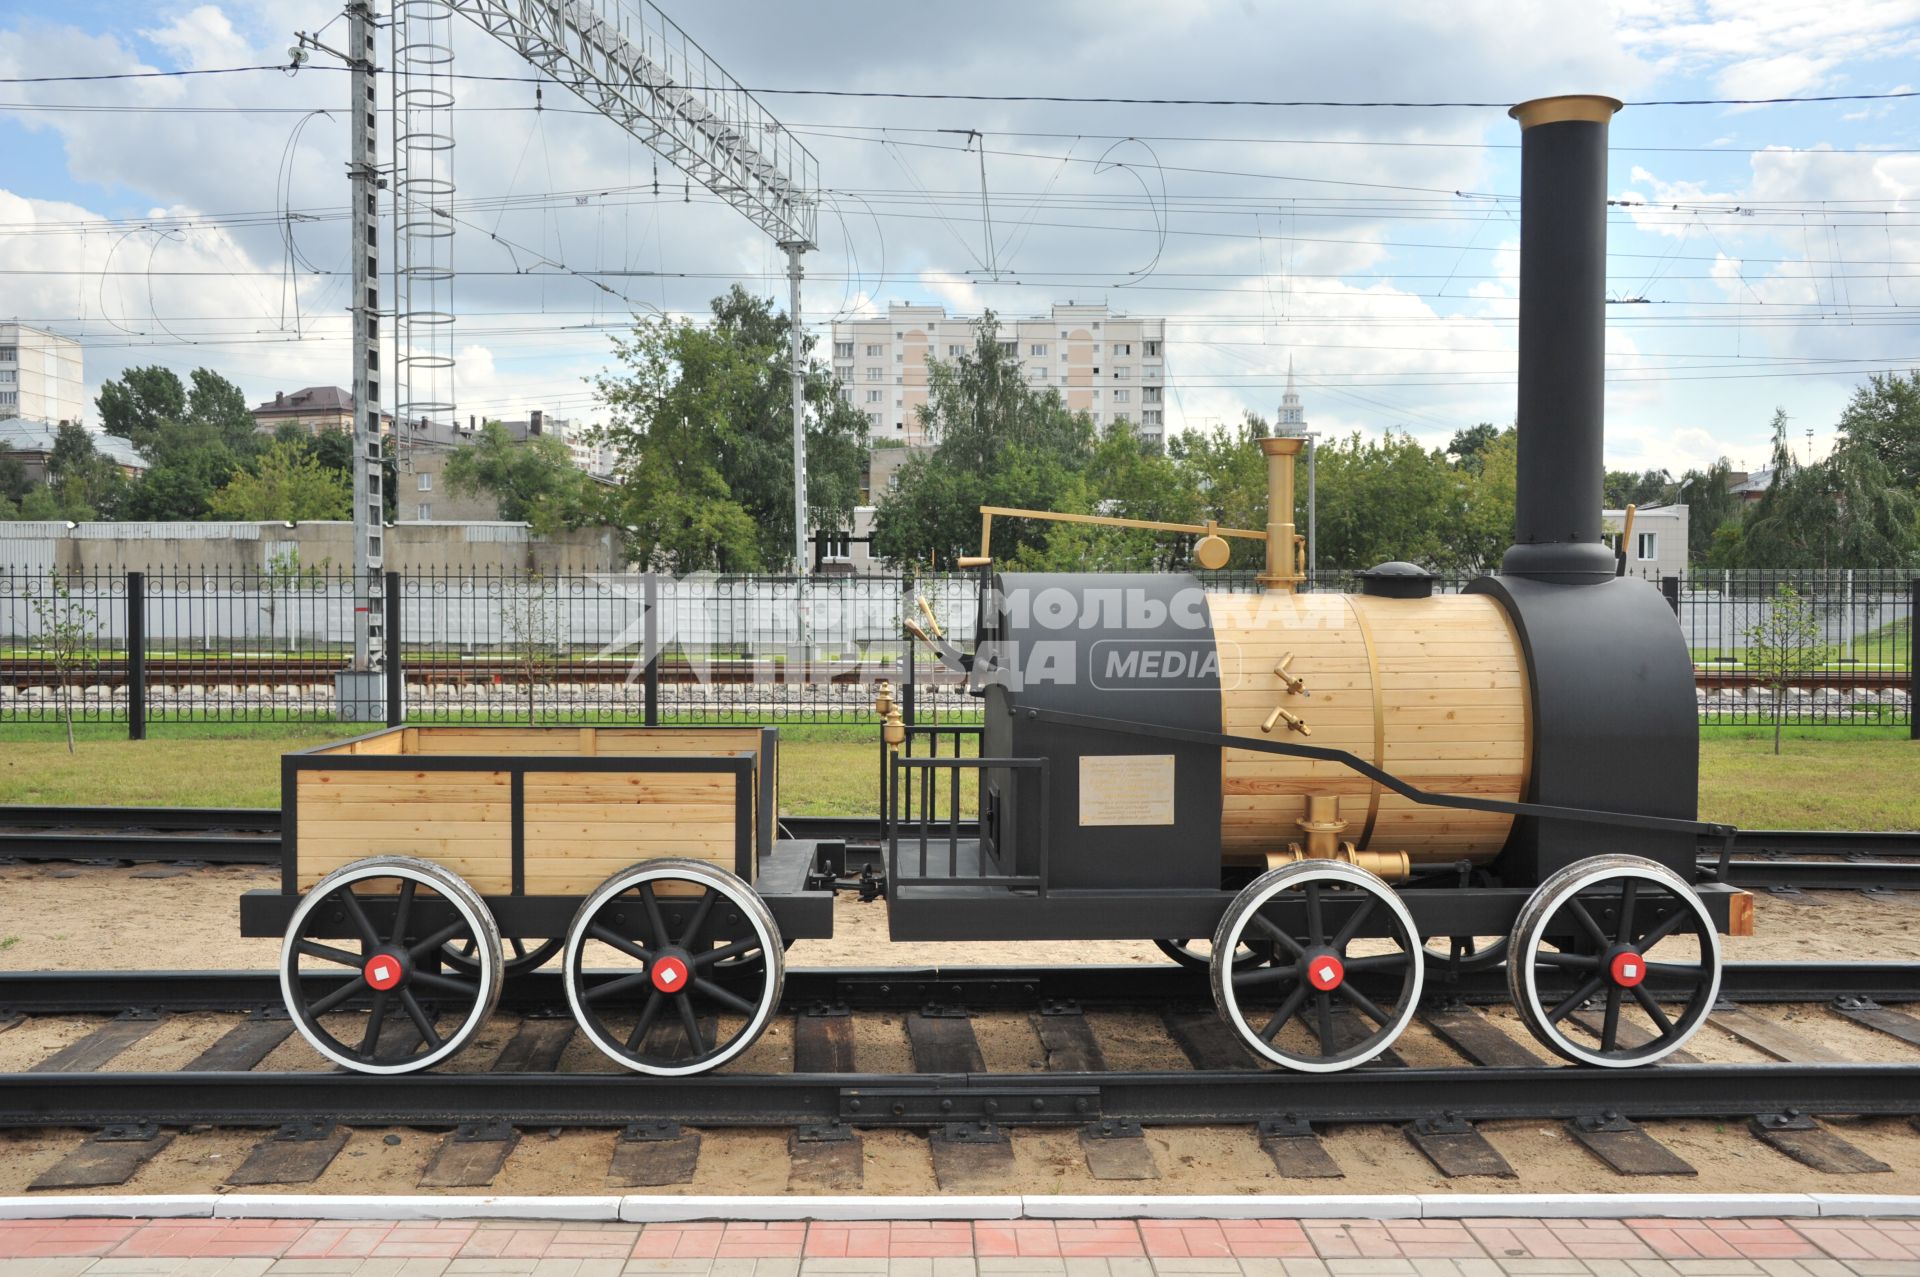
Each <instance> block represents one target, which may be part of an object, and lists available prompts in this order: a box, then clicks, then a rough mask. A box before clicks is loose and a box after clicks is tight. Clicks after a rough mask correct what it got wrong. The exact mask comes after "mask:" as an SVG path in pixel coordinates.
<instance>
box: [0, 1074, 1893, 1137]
mask: <svg viewBox="0 0 1920 1277" xmlns="http://www.w3.org/2000/svg"><path fill="white" fill-rule="evenodd" d="M1788 1111H1794V1112H1801V1113H1818V1114H1826V1115H1834V1116H1839V1115H1846V1116H1867V1115H1887V1114H1909V1113H1915V1112H1920V1065H1907V1064H1814V1065H1805V1064H1687V1065H1663V1066H1657V1067H1653V1068H1645V1069H1634V1070H1631V1071H1625V1070H1615V1069H1582V1068H1571V1067H1567V1068H1554V1067H1547V1066H1542V1067H1540V1068H1526V1069H1510V1068H1509V1069H1493V1068H1477V1067H1465V1068H1448V1069H1393V1068H1381V1069H1359V1070H1354V1071H1351V1072H1345V1073H1329V1074H1304V1073H1284V1072H1270V1071H1260V1070H1255V1069H1247V1070H1241V1071H1232V1072H1207V1073H1196V1072H1151V1073H1146V1072H1141V1073H1131V1072H1130V1073H1039V1074H991V1073H951V1074H903V1075H840V1074H776V1075H768V1076H757V1075H742V1074H733V1075H727V1074H721V1075H714V1074H708V1075H703V1076H698V1077H689V1078H650V1077H641V1076H637V1075H633V1074H621V1075H612V1074H578V1073H575V1074H515V1073H417V1074H410V1075H405V1076H398V1077H381V1078H366V1077H355V1076H351V1075H347V1074H341V1073H202V1074H186V1073H73V1074H65V1073H11V1074H0V1127H11V1128H23V1127H37V1128H46V1127H83V1128H84V1127H97V1126H108V1125H113V1124H116V1123H133V1122H145V1123H154V1124H157V1125H160V1126H186V1125H194V1124H201V1123H207V1124H213V1125H218V1126H227V1127H234V1126H255V1127H264V1126H277V1125H280V1124H282V1123H284V1122H290V1121H296V1120H313V1119H321V1120H331V1121H336V1122H344V1123H347V1124H349V1125H353V1126H363V1127H364V1126H381V1125H401V1126H450V1125H455V1124H458V1123H462V1122H482V1121H487V1122H494V1121H503V1122H507V1123H510V1124H513V1125H518V1126H573V1127H618V1126H624V1125H626V1124H628V1123H631V1122H641V1121H648V1120H652V1119H662V1120H670V1121H675V1122H682V1123H685V1124H688V1125H691V1126H804V1125H813V1124H822V1123H838V1124H844V1125H848V1126H890V1127H927V1126H940V1125H944V1124H946V1123H948V1122H981V1121H984V1122H993V1123H995V1124H998V1125H1007V1126H1013V1125H1018V1126H1062V1125H1071V1124H1082V1123H1085V1122H1088V1121H1090V1120H1094V1119H1100V1118H1111V1119H1117V1120H1126V1121H1134V1122H1140V1123H1143V1124H1151V1125H1163V1126H1175V1125H1219V1124H1223V1123H1241V1122H1247V1123H1252V1122H1258V1121H1260V1120H1262V1119H1265V1118H1278V1117H1286V1118H1290V1119H1292V1120H1293V1121H1307V1122H1322V1123H1325V1122H1366V1123H1381V1122H1408V1121H1414V1120H1417V1119H1419V1118H1423V1117H1426V1118H1431V1117H1437V1116H1440V1115H1442V1114H1447V1115H1453V1116H1456V1117H1459V1118H1462V1119H1466V1120H1488V1119H1496V1120H1497V1119H1531V1120H1547V1119H1564V1118H1573V1117H1579V1116H1583V1115H1588V1114H1601V1113H1607V1112H1612V1113H1617V1114H1619V1115H1621V1116H1624V1117H1628V1118H1636V1119H1648V1118H1740V1117H1753V1116H1759V1115H1761V1114H1777V1113H1785V1112H1788Z"/></svg>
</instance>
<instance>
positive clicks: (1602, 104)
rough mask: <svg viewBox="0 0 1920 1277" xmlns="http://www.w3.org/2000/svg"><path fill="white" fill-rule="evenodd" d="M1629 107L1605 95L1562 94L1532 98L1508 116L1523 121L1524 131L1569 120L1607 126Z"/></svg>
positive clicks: (1617, 99) (1521, 124)
mask: <svg viewBox="0 0 1920 1277" xmlns="http://www.w3.org/2000/svg"><path fill="white" fill-rule="evenodd" d="M1625 106H1626V103H1624V102H1622V101H1621V100H1620V99H1619V98H1614V97H1608V96H1607V95H1606V94H1604V93H1562V94H1558V95H1556V96H1554V97H1546V98H1529V99H1528V100H1527V101H1525V102H1521V103H1519V104H1518V105H1516V106H1514V107H1512V108H1510V109H1509V110H1508V111H1507V114H1508V115H1510V116H1512V117H1513V118H1514V119H1516V120H1518V121H1520V127H1521V128H1522V129H1530V128H1532V127H1533V126H1534V125H1536V124H1559V123H1562V122H1564V121H1567V120H1580V121H1584V122H1586V123H1588V124H1605V123H1606V122H1607V121H1609V120H1611V119H1612V118H1613V116H1614V113H1615V112H1617V111H1619V110H1621V109H1622V108H1623V107H1625Z"/></svg>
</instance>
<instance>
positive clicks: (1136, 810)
mask: <svg viewBox="0 0 1920 1277" xmlns="http://www.w3.org/2000/svg"><path fill="white" fill-rule="evenodd" d="M1080 823H1081V824H1082V825H1171V824H1172V823H1173V755H1172V754H1102V755H1097V756H1082V758H1081V759H1080Z"/></svg>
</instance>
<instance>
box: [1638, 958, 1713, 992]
mask: <svg viewBox="0 0 1920 1277" xmlns="http://www.w3.org/2000/svg"><path fill="white" fill-rule="evenodd" d="M1655 976H1665V977H1667V978H1668V979H1670V980H1691V981H1692V982H1693V983H1694V985H1695V986H1696V987H1698V986H1699V985H1703V984H1705V983H1706V982H1707V980H1708V978H1709V972H1708V970H1707V968H1706V966H1705V965H1694V964H1689V963H1685V962H1649V963H1647V979H1649V980H1651V979H1653V977H1655Z"/></svg>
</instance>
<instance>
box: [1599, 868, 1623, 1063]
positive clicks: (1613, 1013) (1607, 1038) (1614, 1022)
mask: <svg viewBox="0 0 1920 1277" xmlns="http://www.w3.org/2000/svg"><path fill="white" fill-rule="evenodd" d="M1629 882H1631V879H1629ZM1622 996H1623V994H1622V990H1621V988H1620V986H1619V985H1617V984H1616V985H1614V986H1613V987H1612V988H1611V989H1608V990H1607V1013H1606V1015H1605V1016H1604V1017H1603V1018H1602V1019H1601V1021H1600V1049H1601V1050H1602V1051H1611V1050H1613V1048H1614V1045H1615V1044H1616V1043H1617V1042H1619V1040H1620V999H1621V997H1622Z"/></svg>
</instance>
